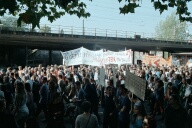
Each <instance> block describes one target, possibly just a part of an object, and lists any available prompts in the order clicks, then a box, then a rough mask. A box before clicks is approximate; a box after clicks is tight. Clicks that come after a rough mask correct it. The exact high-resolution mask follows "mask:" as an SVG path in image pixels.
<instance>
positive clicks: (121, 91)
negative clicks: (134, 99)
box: [119, 84, 127, 95]
mask: <svg viewBox="0 0 192 128" xmlns="http://www.w3.org/2000/svg"><path fill="white" fill-rule="evenodd" d="M119 93H120V94H121V95H125V94H126V93H127V89H126V88H125V85H124V84H121V85H120V86H119Z"/></svg>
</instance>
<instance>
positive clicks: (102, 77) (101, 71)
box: [99, 68, 105, 86]
mask: <svg viewBox="0 0 192 128" xmlns="http://www.w3.org/2000/svg"><path fill="white" fill-rule="evenodd" d="M99 82H100V85H102V86H105V69H104V68H100V69H99Z"/></svg>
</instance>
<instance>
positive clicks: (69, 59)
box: [61, 48, 83, 66]
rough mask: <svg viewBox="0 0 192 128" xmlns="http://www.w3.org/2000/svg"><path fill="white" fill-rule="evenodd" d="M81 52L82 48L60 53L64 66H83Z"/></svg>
mask: <svg viewBox="0 0 192 128" xmlns="http://www.w3.org/2000/svg"><path fill="white" fill-rule="evenodd" d="M82 51H83V49H82V48H78V49H75V50H71V51H67V52H61V53H62V56H63V61H64V65H66V66H70V65H79V64H83V63H82V61H83V59H82Z"/></svg>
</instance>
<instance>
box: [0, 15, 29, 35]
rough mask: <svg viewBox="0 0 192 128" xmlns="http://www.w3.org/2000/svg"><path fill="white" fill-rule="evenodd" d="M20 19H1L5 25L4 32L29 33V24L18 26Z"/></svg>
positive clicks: (9, 17) (10, 17) (7, 17)
mask: <svg viewBox="0 0 192 128" xmlns="http://www.w3.org/2000/svg"><path fill="white" fill-rule="evenodd" d="M17 20H18V18H16V17H13V16H5V17H2V18H0V21H1V23H2V24H3V26H2V30H11V31H29V28H28V26H27V24H25V23H23V22H22V23H21V25H20V27H18V26H17Z"/></svg>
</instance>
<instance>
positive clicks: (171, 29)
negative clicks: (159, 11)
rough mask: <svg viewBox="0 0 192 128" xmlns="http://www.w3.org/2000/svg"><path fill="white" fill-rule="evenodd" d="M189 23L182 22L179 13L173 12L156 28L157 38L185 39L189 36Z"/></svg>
mask: <svg viewBox="0 0 192 128" xmlns="http://www.w3.org/2000/svg"><path fill="white" fill-rule="evenodd" d="M186 30H187V24H186V22H180V21H179V19H178V17H177V15H176V14H175V13H172V14H171V15H170V16H167V17H166V19H165V20H164V21H160V23H158V24H157V26H156V28H155V35H156V39H162V40H176V41H178V40H185V39H186V37H187V33H186Z"/></svg>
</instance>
